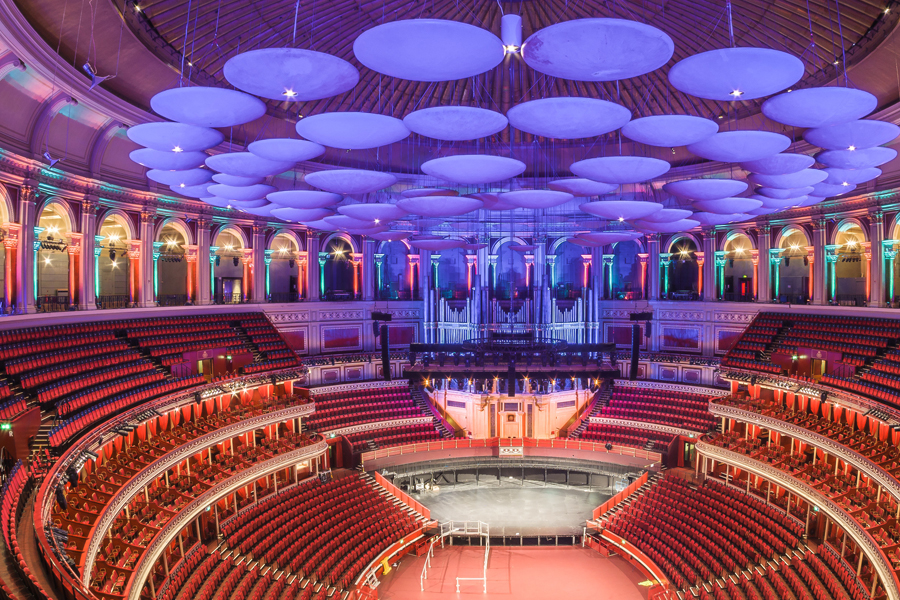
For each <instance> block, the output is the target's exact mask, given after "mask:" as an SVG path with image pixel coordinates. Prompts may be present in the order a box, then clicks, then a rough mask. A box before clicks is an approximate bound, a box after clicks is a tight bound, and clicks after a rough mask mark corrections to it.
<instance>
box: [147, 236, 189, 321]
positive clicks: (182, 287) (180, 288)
mask: <svg viewBox="0 0 900 600" xmlns="http://www.w3.org/2000/svg"><path fill="white" fill-rule="evenodd" d="M185 244H187V240H186V239H185V235H184V233H183V232H182V231H181V229H180V228H179V227H176V226H175V225H173V224H172V223H167V224H166V225H165V226H164V227H163V228H162V229H161V230H160V232H159V236H158V237H157V240H156V243H155V244H154V246H155V248H154V250H155V252H154V258H155V259H156V260H155V261H154V263H155V275H154V282H153V284H154V287H155V289H156V303H157V304H158V305H159V306H183V305H185V304H187V301H188V296H187V273H188V266H187V257H186V252H185V249H184V246H185Z"/></svg>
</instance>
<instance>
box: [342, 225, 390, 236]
mask: <svg viewBox="0 0 900 600" xmlns="http://www.w3.org/2000/svg"><path fill="white" fill-rule="evenodd" d="M339 229H340V230H341V231H345V232H347V233H350V234H353V235H373V234H376V233H384V232H385V231H388V226H387V225H378V226H376V227H374V228H371V229H370V228H367V227H340V228H339Z"/></svg>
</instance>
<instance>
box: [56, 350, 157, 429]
mask: <svg viewBox="0 0 900 600" xmlns="http://www.w3.org/2000/svg"><path fill="white" fill-rule="evenodd" d="M142 367H143V369H142V370H141V371H139V372H138V374H136V375H129V376H127V377H120V378H119V379H118V380H116V381H111V382H109V383H103V384H100V385H95V386H93V387H90V388H88V389H86V390H82V391H80V392H77V393H75V394H72V395H71V396H69V397H68V398H66V399H65V400H63V401H61V402H58V403H57V404H56V411H57V412H58V413H59V414H60V415H61V416H65V415H68V414H70V413H73V412H75V411H76V410H78V409H80V408H83V407H85V406H88V405H89V404H94V403H95V402H99V401H101V400H105V399H106V398H109V397H110V396H114V395H116V394H121V393H123V392H128V391H129V390H133V389H135V388H139V387H141V386H146V385H149V384H152V383H156V382H161V381H163V380H164V379H165V378H166V375H165V374H164V373H160V372H159V371H155V370H153V365H152V364H151V363H150V362H149V361H148V362H144V363H142Z"/></svg>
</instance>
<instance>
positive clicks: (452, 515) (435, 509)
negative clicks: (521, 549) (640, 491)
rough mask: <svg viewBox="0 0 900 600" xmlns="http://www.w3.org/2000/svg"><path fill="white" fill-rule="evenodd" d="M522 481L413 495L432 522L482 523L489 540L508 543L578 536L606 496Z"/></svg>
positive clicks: (444, 489) (594, 492)
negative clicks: (518, 539)
mask: <svg viewBox="0 0 900 600" xmlns="http://www.w3.org/2000/svg"><path fill="white" fill-rule="evenodd" d="M495 481H496V479H495ZM522 483H523V482H522V481H521V480H517V481H502V482H501V484H500V485H497V484H496V483H494V484H492V485H480V486H477V487H476V485H475V484H474V483H470V484H460V485H455V486H452V487H440V489H439V490H438V491H437V492H434V491H424V492H422V493H420V494H417V495H416V499H417V500H418V501H419V502H421V503H422V504H424V505H425V506H426V507H427V508H428V509H429V510H431V518H432V519H435V520H436V521H440V522H442V523H443V522H444V521H483V522H485V523H487V524H488V525H490V527H491V537H501V536H502V537H505V538H507V539H508V538H511V537H516V536H521V537H534V536H556V535H565V536H570V535H578V536H580V535H581V534H582V533H583V529H584V522H585V521H586V520H587V519H590V518H591V512H592V511H593V510H594V509H595V508H596V507H598V506H600V505H601V504H603V503H604V502H605V501H606V500H608V499H609V498H610V497H611V496H610V495H609V494H603V493H600V492H597V491H588V490H582V489H576V488H567V487H565V486H558V485H552V484H551V485H544V484H541V483H530V482H525V484H524V485H523V484H522ZM472 542H473V543H477V540H474V539H473V540H472ZM507 543H509V542H508V541H507Z"/></svg>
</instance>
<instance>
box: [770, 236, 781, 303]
mask: <svg viewBox="0 0 900 600" xmlns="http://www.w3.org/2000/svg"><path fill="white" fill-rule="evenodd" d="M782 254H784V248H769V263H770V264H771V269H772V286H771V287H772V298H771V299H772V300H778V295H779V294H780V293H781V261H782V260H784V258H783V257H782ZM767 301H768V299H767Z"/></svg>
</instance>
